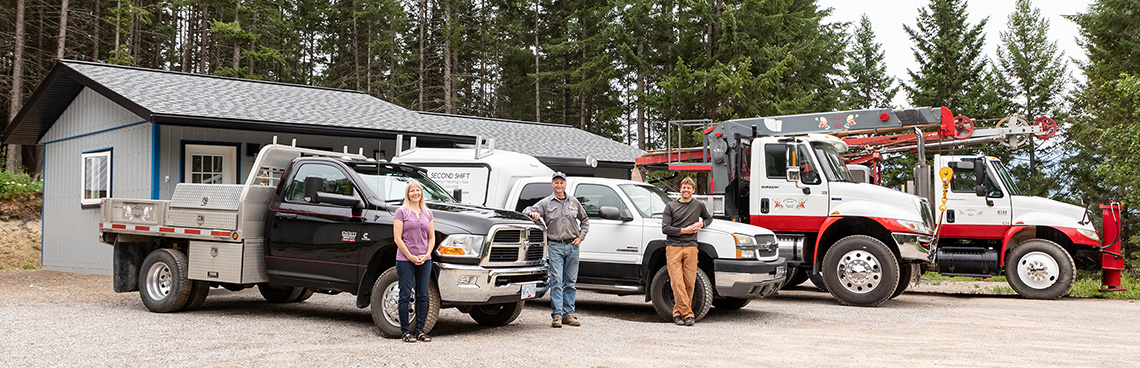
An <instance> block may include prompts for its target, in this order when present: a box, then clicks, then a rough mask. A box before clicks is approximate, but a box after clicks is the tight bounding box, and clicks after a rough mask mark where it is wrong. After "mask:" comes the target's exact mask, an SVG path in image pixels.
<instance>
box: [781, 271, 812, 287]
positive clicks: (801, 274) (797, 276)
mask: <svg viewBox="0 0 1140 368" xmlns="http://www.w3.org/2000/svg"><path fill="white" fill-rule="evenodd" d="M807 280H808V271H807V270H805V269H802V268H799V267H788V276H787V278H786V279H785V281H786V283H785V284H784V287H789V286H799V285H800V284H802V283H804V281H807Z"/></svg>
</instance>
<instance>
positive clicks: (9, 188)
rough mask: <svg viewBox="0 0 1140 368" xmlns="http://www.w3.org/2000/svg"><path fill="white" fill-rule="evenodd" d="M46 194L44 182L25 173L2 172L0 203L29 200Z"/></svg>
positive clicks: (0, 177)
mask: <svg viewBox="0 0 1140 368" xmlns="http://www.w3.org/2000/svg"><path fill="white" fill-rule="evenodd" d="M43 192H44V182H42V181H39V180H33V179H32V177H31V176H28V174H24V173H14V172H10V171H7V170H0V201H11V200H27V199H31V198H34V197H35V196H36V195H37V194H41V193H43Z"/></svg>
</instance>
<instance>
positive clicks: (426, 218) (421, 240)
mask: <svg viewBox="0 0 1140 368" xmlns="http://www.w3.org/2000/svg"><path fill="white" fill-rule="evenodd" d="M433 219H434V218H433V217H432V214H431V210H429V209H428V208H427V206H426V205H424V192H423V187H421V186H420V184H419V183H417V182H415V181H412V182H411V183H408V187H407V188H405V189H404V205H402V206H400V208H399V209H397V210H396V219H395V221H393V226H392V232H393V235H394V236H395V239H396V245H397V246H399V247H400V250H399V251H398V252H396V275H397V276H398V277H399V278H400V281H399V285H400V304H399V312H400V332H401V333H402V334H403V340H404V342H416V341H417V340H419V341H423V342H431V336H428V334H427V332H425V331H424V323H425V321H426V320H427V310H428V282H429V280H430V279H431V267H432V265H431V251H432V247H433V246H435V221H433ZM413 290H414V291H415V293H416V321H415V322H416V325H415V328H414V329H409V328H408V327H409V326H408V302H410V301H411V297H412V291H413Z"/></svg>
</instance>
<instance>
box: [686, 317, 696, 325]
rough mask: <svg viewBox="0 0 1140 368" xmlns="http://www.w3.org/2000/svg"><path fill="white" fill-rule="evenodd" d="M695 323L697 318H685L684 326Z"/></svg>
mask: <svg viewBox="0 0 1140 368" xmlns="http://www.w3.org/2000/svg"><path fill="white" fill-rule="evenodd" d="M696 323H697V320H696V319H695V318H693V317H689V318H685V326H692V325H694V324H696Z"/></svg>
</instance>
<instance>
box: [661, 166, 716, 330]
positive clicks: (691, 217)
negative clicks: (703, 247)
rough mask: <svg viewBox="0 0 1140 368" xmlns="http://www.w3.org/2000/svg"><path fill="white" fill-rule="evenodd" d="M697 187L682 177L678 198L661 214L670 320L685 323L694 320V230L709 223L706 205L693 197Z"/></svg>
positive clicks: (710, 221) (691, 322)
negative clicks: (668, 288) (669, 295)
mask: <svg viewBox="0 0 1140 368" xmlns="http://www.w3.org/2000/svg"><path fill="white" fill-rule="evenodd" d="M696 188H697V183H696V182H694V181H693V179H692V178H685V179H684V180H682V181H681V198H678V199H677V200H674V201H672V202H669V204H667V205H665V211H664V213H662V215H661V232H662V233H665V262H666V267H667V269H668V270H669V284H670V286H672V287H673V301H674V302H673V323H675V324H677V325H684V326H692V325H693V324H694V323H696V318H695V316H694V315H693V306H692V302H693V285H694V284H695V283H696V281H697V231H699V230H700V229H701V228H703V227H705V226H708V225H710V224H712V214H710V213H709V209H708V208H707V207H705V204H704V203H703V202H701V201H699V200H695V199H693V192H695V191H696ZM702 220H703V221H702Z"/></svg>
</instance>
